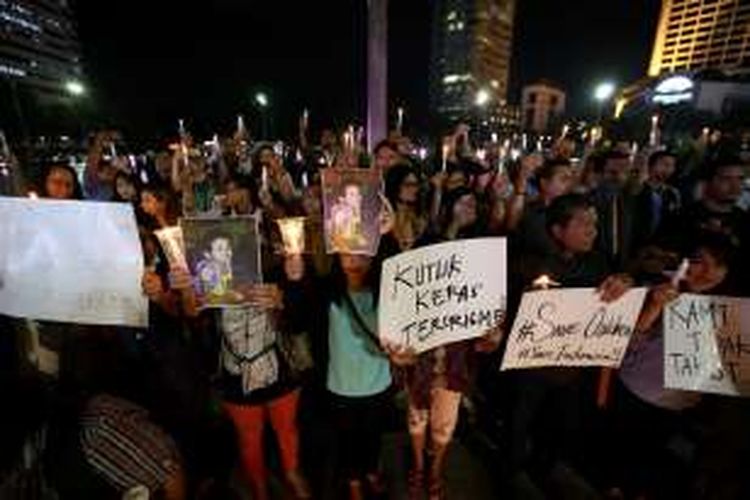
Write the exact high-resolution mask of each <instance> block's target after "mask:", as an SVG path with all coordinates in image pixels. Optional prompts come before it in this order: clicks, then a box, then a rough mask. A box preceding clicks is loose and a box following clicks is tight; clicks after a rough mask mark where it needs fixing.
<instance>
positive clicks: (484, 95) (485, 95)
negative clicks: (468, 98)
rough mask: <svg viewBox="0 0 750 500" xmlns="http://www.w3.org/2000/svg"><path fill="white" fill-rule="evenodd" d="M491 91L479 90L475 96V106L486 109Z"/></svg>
mask: <svg viewBox="0 0 750 500" xmlns="http://www.w3.org/2000/svg"><path fill="white" fill-rule="evenodd" d="M490 97H491V96H490V91H489V90H487V89H479V90H477V94H476V95H475V96H474V104H476V105H477V106H479V107H484V106H486V105H487V104H488V103H489V102H490Z"/></svg>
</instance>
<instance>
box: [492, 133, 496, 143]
mask: <svg viewBox="0 0 750 500" xmlns="http://www.w3.org/2000/svg"><path fill="white" fill-rule="evenodd" d="M491 137H492V143H493V144H497V132H492V136H491Z"/></svg>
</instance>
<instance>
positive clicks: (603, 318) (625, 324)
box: [502, 288, 646, 370]
mask: <svg viewBox="0 0 750 500" xmlns="http://www.w3.org/2000/svg"><path fill="white" fill-rule="evenodd" d="M645 298H646V289H645V288H635V289H632V290H630V291H628V292H627V293H626V294H625V295H623V296H622V297H620V298H619V299H618V300H616V301H614V302H610V303H605V302H602V301H601V300H600V299H599V295H598V294H597V293H596V290H595V289H593V288H565V289H558V290H538V291H532V292H527V293H525V294H524V296H523V298H522V299H521V307H520V308H519V310H518V316H517V317H516V321H515V322H514V323H513V330H512V331H511V334H510V338H509V339H508V345H507V347H506V349H505V357H504V359H503V366H502V369H503V370H511V369H515V368H538V367H543V366H607V367H618V366H620V362H621V361H622V357H623V355H624V354H625V350H626V348H627V346H628V342H629V341H630V336H631V334H632V333H633V329H634V327H635V323H636V321H638V315H639V314H640V311H641V307H642V306H643V300H644V299H645Z"/></svg>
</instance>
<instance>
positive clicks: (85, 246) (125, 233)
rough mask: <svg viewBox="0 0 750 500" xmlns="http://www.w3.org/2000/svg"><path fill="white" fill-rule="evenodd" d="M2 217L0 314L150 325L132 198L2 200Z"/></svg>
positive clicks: (78, 321) (110, 323) (141, 254)
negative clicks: (125, 200)
mask: <svg viewBox="0 0 750 500" xmlns="http://www.w3.org/2000/svg"><path fill="white" fill-rule="evenodd" d="M0 220H2V223H0V313H3V314H8V315H10V316H17V317H26V318H32V319H39V320H48V321H62V322H71V323H81V324H92V325H125V326H134V327H143V326H146V324H147V321H148V320H147V311H148V306H147V301H146V298H145V297H144V296H143V294H142V292H141V278H142V276H143V251H142V249H141V242H140V239H139V238H138V229H137V226H136V222H135V216H134V214H133V207H132V206H131V205H130V204H127V203H100V202H93V201H85V202H84V201H68V200H38V199H29V198H0Z"/></svg>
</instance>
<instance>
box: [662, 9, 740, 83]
mask: <svg viewBox="0 0 750 500" xmlns="http://www.w3.org/2000/svg"><path fill="white" fill-rule="evenodd" d="M748 27H750V1H748V0H662V9H661V14H660V16H659V23H658V26H657V30H656V36H655V40H654V48H653V52H652V55H651V63H650V65H649V70H648V74H649V75H650V76H652V77H655V76H659V75H661V74H664V73H679V72H685V71H695V70H704V69H717V70H721V71H723V72H725V73H727V74H735V73H746V72H750V30H749V29H748Z"/></svg>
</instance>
